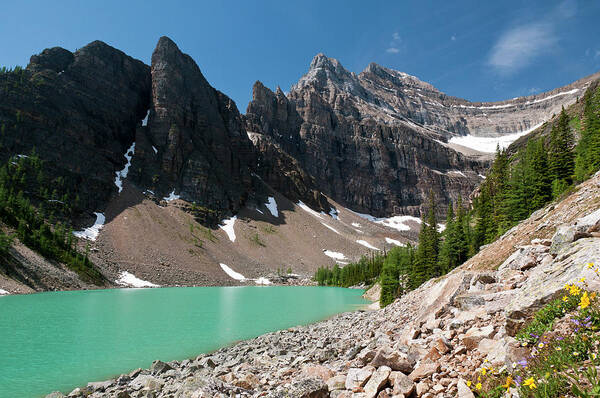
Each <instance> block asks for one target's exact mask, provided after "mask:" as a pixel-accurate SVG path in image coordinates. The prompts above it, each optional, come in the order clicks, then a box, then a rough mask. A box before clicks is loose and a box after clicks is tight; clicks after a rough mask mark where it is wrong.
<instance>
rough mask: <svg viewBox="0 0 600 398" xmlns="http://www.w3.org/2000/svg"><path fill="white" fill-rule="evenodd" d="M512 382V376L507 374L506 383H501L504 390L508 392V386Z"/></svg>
mask: <svg viewBox="0 0 600 398" xmlns="http://www.w3.org/2000/svg"><path fill="white" fill-rule="evenodd" d="M512 384H513V378H512V376H508V377H506V383H504V384H503V385H502V387H504V388H506V392H508V391H509V390H510V386H512Z"/></svg>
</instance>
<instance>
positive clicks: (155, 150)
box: [152, 145, 158, 153]
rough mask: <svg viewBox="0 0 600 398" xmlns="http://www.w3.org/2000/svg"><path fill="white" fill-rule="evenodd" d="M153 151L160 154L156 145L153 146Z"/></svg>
mask: <svg viewBox="0 0 600 398" xmlns="http://www.w3.org/2000/svg"><path fill="white" fill-rule="evenodd" d="M152 150H153V151H154V153H158V149H156V147H155V146H154V145H152Z"/></svg>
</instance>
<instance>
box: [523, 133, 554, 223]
mask: <svg viewBox="0 0 600 398" xmlns="http://www.w3.org/2000/svg"><path fill="white" fill-rule="evenodd" d="M527 150H528V152H530V156H528V161H530V163H531V164H530V168H529V169H530V172H531V176H530V180H531V184H532V185H531V190H532V194H531V200H529V202H528V203H529V213H532V212H533V211H535V210H537V209H539V208H542V207H543V206H544V205H545V204H546V203H548V202H549V201H550V200H552V186H551V184H552V180H551V179H550V173H549V170H548V158H547V154H546V150H545V148H544V144H543V142H542V141H541V140H535V141H530V142H529V143H528V145H527Z"/></svg>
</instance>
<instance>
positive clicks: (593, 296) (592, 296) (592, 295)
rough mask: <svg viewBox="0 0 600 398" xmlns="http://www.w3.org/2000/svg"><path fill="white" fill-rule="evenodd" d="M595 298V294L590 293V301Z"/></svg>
mask: <svg viewBox="0 0 600 398" xmlns="http://www.w3.org/2000/svg"><path fill="white" fill-rule="evenodd" d="M595 298H596V292H592V294H590V300H593V299H595Z"/></svg>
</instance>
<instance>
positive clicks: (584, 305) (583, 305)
mask: <svg viewBox="0 0 600 398" xmlns="http://www.w3.org/2000/svg"><path fill="white" fill-rule="evenodd" d="M589 306H590V298H589V297H588V294H587V292H583V294H582V295H581V301H580V302H579V307H580V308H581V309H584V308H587V307H589Z"/></svg>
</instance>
